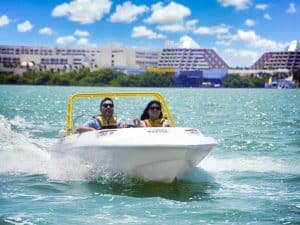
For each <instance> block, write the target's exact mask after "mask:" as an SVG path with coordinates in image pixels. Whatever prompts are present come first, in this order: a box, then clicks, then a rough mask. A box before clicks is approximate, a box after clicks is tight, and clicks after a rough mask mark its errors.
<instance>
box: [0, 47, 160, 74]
mask: <svg viewBox="0 0 300 225" xmlns="http://www.w3.org/2000/svg"><path fill="white" fill-rule="evenodd" d="M159 54H160V51H156V50H144V49H135V48H125V47H123V46H121V45H109V46H107V47H104V48H90V49H88V48H67V47H65V48H63V47H38V46H11V45H0V72H13V73H23V72H24V71H26V70H27V69H28V68H32V69H35V70H40V71H44V70H54V71H58V72H63V71H75V70H78V69H80V68H83V67H88V68H91V69H97V68H117V69H119V70H124V71H128V70H130V69H131V70H137V71H138V70H139V69H143V70H145V68H146V67H148V66H157V62H158V58H159Z"/></svg>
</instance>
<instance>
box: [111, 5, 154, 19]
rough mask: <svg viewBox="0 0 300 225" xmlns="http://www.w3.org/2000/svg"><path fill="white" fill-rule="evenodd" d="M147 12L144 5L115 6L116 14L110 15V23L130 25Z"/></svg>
mask: <svg viewBox="0 0 300 225" xmlns="http://www.w3.org/2000/svg"><path fill="white" fill-rule="evenodd" d="M147 10H148V7H147V6H145V5H141V6H137V5H134V4H132V3H131V2H124V4H123V5H117V8H116V12H115V13H114V14H112V15H111V17H110V21H111V22H113V23H117V22H120V23H131V22H133V21H135V20H136V19H137V17H138V15H140V14H143V13H144V12H146V11H147Z"/></svg>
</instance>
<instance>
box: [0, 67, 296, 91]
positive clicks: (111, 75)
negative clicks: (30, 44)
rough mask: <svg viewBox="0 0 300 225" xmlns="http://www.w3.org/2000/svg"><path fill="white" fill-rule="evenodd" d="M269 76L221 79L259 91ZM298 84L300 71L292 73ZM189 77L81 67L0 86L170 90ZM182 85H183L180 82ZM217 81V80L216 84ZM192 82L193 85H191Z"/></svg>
mask: <svg viewBox="0 0 300 225" xmlns="http://www.w3.org/2000/svg"><path fill="white" fill-rule="evenodd" d="M270 76H271V75H270V74H262V75H260V76H254V75H251V76H240V75H239V74H228V75H226V76H225V77H223V78H222V81H221V83H222V86H223V87H230V88H261V87H264V85H265V83H266V82H268V80H269V78H270ZM293 77H294V80H295V81H296V83H298V84H299V80H300V71H297V73H294V74H293ZM189 79H190V78H188V77H181V76H179V77H177V78H175V77H172V76H169V75H166V74H161V73H152V72H151V73H150V72H146V73H143V74H139V75H127V74H125V73H122V72H118V71H116V70H113V69H109V68H107V69H99V70H96V71H90V70H89V69H88V68H82V69H80V70H78V71H72V72H65V73H58V72H54V71H34V70H32V71H27V72H25V73H23V75H16V74H0V84H29V85H65V86H69V85H71V86H109V87H173V86H178V81H181V83H183V84H184V85H183V86H186V85H191V84H190V83H191V82H190V81H189ZM198 79H199V80H197V82H196V85H195V87H196V86H198V87H199V86H201V83H202V82H204V81H205V80H204V79H203V78H198ZM182 80H183V81H185V82H183V81H182ZM218 82H220V81H218ZM194 83H195V82H194Z"/></svg>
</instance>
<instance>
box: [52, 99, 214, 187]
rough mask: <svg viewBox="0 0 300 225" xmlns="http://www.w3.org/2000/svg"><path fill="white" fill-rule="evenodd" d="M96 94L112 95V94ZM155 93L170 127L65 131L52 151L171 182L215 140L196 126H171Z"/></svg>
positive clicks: (164, 106)
mask: <svg viewBox="0 0 300 225" xmlns="http://www.w3.org/2000/svg"><path fill="white" fill-rule="evenodd" d="M117 94H118V95H117V96H118V97H120V96H122V95H121V94H122V93H117ZM123 94H124V93H123ZM131 94H132V93H131ZM141 94H142V96H144V95H143V94H145V93H134V94H132V95H133V96H140V95H141ZM147 94H149V93H147ZM152 94H153V93H152ZM84 95H87V94H84ZM93 95H95V94H93ZM99 95H100V96H101V97H103V96H116V93H114V94H112V93H101V94H99ZM127 95H128V93H126V96H127ZM155 95H156V96H157V95H158V96H159V98H158V99H159V100H160V101H161V103H162V109H163V111H164V115H166V116H168V118H169V120H170V121H171V124H172V125H173V127H158V128H120V129H109V130H97V131H89V132H85V133H81V134H79V133H74V134H71V132H69V133H68V135H67V136H65V137H63V138H62V139H61V140H60V142H59V144H58V146H56V151H58V152H61V153H63V154H73V155H76V156H78V157H79V158H80V159H82V160H84V161H89V162H91V163H93V165H95V163H96V164H99V166H101V167H102V168H106V169H108V170H110V171H114V172H116V173H123V174H126V175H129V176H133V177H138V178H141V179H144V180H146V181H161V182H172V181H173V180H174V179H175V178H180V177H181V176H182V175H183V174H184V173H185V172H187V171H189V170H190V169H192V168H193V167H195V166H197V165H198V164H199V163H200V162H201V160H203V159H204V158H205V157H206V156H207V154H208V153H209V152H210V150H211V149H212V148H213V147H214V146H215V145H216V141H215V140H214V139H213V138H212V137H205V136H204V135H203V134H202V133H201V132H200V131H199V130H198V129H194V128H178V127H175V123H174V121H173V118H172V115H170V112H169V110H168V107H167V105H166V103H165V101H164V99H162V96H160V95H159V94H157V93H155ZM97 96H98V95H97ZM72 99H73V97H72ZM71 105H72V104H71V103H70V101H69V104H68V115H69V116H71V114H72V110H71V112H70V111H69V110H70V108H71V109H72V107H70V106H71ZM69 116H67V130H68V131H71V130H72V119H71V118H70V117H69ZM70 121H71V122H70ZM68 122H70V123H68Z"/></svg>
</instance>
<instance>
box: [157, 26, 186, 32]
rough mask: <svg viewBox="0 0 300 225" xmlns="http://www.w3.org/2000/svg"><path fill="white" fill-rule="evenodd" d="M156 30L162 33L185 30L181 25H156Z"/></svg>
mask: <svg viewBox="0 0 300 225" xmlns="http://www.w3.org/2000/svg"><path fill="white" fill-rule="evenodd" d="M156 28H157V29H158V30H160V31H164V32H179V31H184V30H185V27H184V26H183V25H182V24H166V25H158V26H157V27H156Z"/></svg>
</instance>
